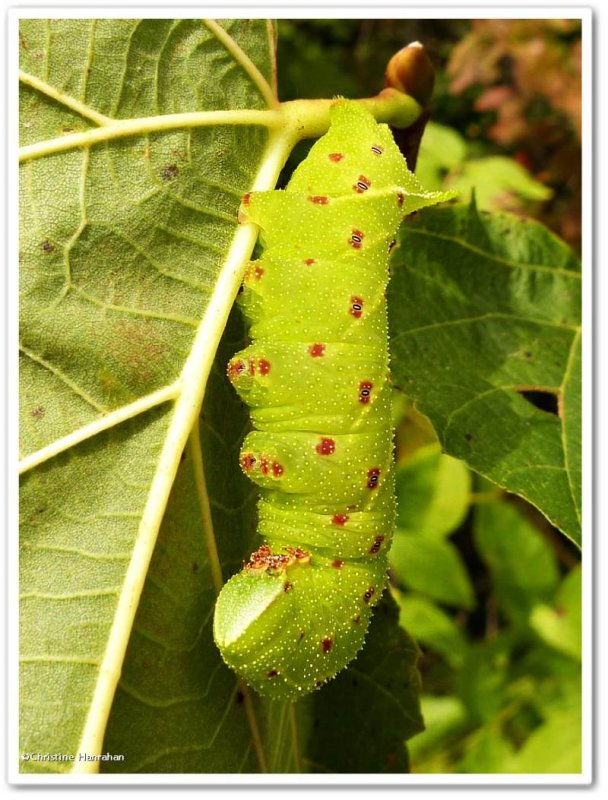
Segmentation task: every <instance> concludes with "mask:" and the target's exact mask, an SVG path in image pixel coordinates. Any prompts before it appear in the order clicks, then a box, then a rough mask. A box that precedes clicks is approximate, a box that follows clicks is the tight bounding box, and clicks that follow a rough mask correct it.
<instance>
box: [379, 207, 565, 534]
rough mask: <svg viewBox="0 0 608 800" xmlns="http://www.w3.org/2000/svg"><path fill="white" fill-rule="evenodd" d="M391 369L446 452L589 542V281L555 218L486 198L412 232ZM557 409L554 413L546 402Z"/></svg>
mask: <svg viewBox="0 0 608 800" xmlns="http://www.w3.org/2000/svg"><path fill="white" fill-rule="evenodd" d="M393 265H394V276H393V280H392V281H391V286H390V290H389V320H390V323H391V327H392V343H391V354H392V355H391V368H392V371H393V375H394V377H395V380H396V382H397V384H398V385H399V386H400V387H401V388H402V389H403V390H404V391H405V392H406V393H407V394H408V396H409V397H411V398H412V399H413V400H414V401H415V403H416V407H417V408H418V410H419V411H421V412H422V413H423V414H425V415H426V416H427V417H428V418H429V419H430V421H431V422H432V424H433V426H434V428H435V430H436V431H437V435H438V436H439V440H440V442H441V444H442V446H443V447H444V449H445V451H446V452H447V453H449V454H450V455H453V456H456V457H457V458H460V459H462V460H463V461H465V462H466V463H467V464H468V465H469V466H470V467H472V468H473V469H474V470H476V471H477V472H479V473H481V474H482V475H484V476H485V477H487V478H490V479H491V480H492V481H493V482H494V483H497V484H499V485H500V486H502V487H504V488H505V489H508V490H509V491H511V492H515V493H517V494H520V495H522V496H523V497H525V498H526V499H527V500H529V501H530V502H531V503H533V504H534V505H535V506H537V507H538V508H539V509H540V510H541V511H542V512H543V513H544V514H545V515H546V516H547V517H548V518H549V520H550V521H551V522H552V523H553V524H554V525H555V526H556V527H558V528H559V529H560V530H562V531H563V532H564V533H565V534H566V535H567V536H569V537H570V538H571V539H572V540H573V541H575V542H577V543H579V544H580V540H581V362H580V354H581V326H580V323H581V275H580V264H579V262H578V260H577V258H576V256H575V255H574V254H573V253H572V251H571V250H570V249H569V248H568V247H567V246H566V245H565V244H564V243H563V242H561V241H560V240H559V239H558V238H557V237H555V236H553V234H551V233H550V232H549V231H548V230H547V229H546V228H544V227H543V226H542V225H541V224H539V223H536V222H532V221H530V220H525V219H520V218H518V217H515V216H512V215H508V214H488V213H484V212H481V213H479V212H478V211H477V209H476V208H475V205H474V204H471V205H470V206H464V205H456V206H452V207H444V208H437V209H425V210H424V211H421V212H419V213H418V214H417V215H416V217H415V218H413V219H412V220H410V221H409V222H408V223H406V224H405V225H404V226H403V227H402V229H401V238H400V242H399V246H398V247H397V248H396V251H395V254H394V258H393ZM543 404H544V405H543Z"/></svg>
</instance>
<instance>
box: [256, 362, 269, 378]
mask: <svg viewBox="0 0 608 800" xmlns="http://www.w3.org/2000/svg"><path fill="white" fill-rule="evenodd" d="M258 366H259V368H260V375H268V373H269V372H270V361H268V360H267V359H266V358H260V360H259V361H258Z"/></svg>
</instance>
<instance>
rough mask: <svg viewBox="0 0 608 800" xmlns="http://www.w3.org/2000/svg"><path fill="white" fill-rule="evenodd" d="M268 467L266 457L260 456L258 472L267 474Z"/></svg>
mask: <svg viewBox="0 0 608 800" xmlns="http://www.w3.org/2000/svg"><path fill="white" fill-rule="evenodd" d="M269 469H270V467H269V466H268V459H267V458H266V457H265V456H262V458H261V459H260V472H261V473H262V475H268V471H269Z"/></svg>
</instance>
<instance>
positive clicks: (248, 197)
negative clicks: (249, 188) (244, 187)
mask: <svg viewBox="0 0 608 800" xmlns="http://www.w3.org/2000/svg"><path fill="white" fill-rule="evenodd" d="M250 202H251V192H247V194H244V195H243V199H242V203H243V205H244V206H248V205H249V203H250Z"/></svg>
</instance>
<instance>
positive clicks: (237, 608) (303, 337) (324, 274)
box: [214, 101, 447, 699]
mask: <svg viewBox="0 0 608 800" xmlns="http://www.w3.org/2000/svg"><path fill="white" fill-rule="evenodd" d="M446 197H447V195H445V194H439V193H433V192H427V191H425V190H424V189H423V188H422V187H421V186H420V184H419V182H418V180H417V179H416V178H415V176H414V175H413V174H412V173H411V172H409V170H408V169H407V165H406V163H405V160H404V158H403V156H402V155H401V153H400V152H399V150H398V148H397V146H396V145H395V142H394V140H393V138H392V135H391V133H390V131H389V129H388V127H387V126H386V125H379V124H377V123H376V121H375V119H374V118H373V116H372V115H371V114H370V113H369V112H368V111H367V110H366V109H365V108H364V107H362V106H361V105H359V104H358V103H356V102H354V101H336V103H334V105H333V106H332V109H331V127H330V129H329V131H328V133H327V134H326V135H325V136H323V137H322V138H321V139H319V141H318V142H317V143H316V144H315V145H314V146H313V148H312V149H311V151H310V153H309V155H308V157H307V158H306V159H305V161H304V162H303V163H302V164H300V166H299V167H298V169H297V170H296V171H295V172H294V174H293V177H292V178H291V181H290V183H289V185H288V186H287V188H286V190H285V191H273V192H259V193H252V194H249V195H245V197H244V198H243V203H242V206H241V211H240V216H239V219H240V220H241V221H246V222H253V223H255V224H257V225H258V226H259V227H260V228H261V236H262V244H263V246H264V252H263V256H262V258H261V259H260V260H258V261H253V262H250V264H249V265H248V268H247V272H246V277H245V281H244V290H243V292H242V294H241V296H240V304H241V308H242V309H243V310H244V313H245V316H246V317H247V319H248V321H249V323H250V336H251V339H252V344H251V345H250V346H249V347H247V348H246V349H245V350H243V351H242V352H240V353H238V354H237V355H236V356H235V357H234V358H233V359H232V360H231V361H230V363H229V365H228V376H229V378H230V380H231V381H232V382H233V384H234V385H235V387H236V389H237V391H238V392H239V394H240V396H241V397H242V398H243V400H245V402H246V403H247V404H248V405H249V406H250V407H251V418H252V422H253V425H254V427H255V429H256V430H254V431H252V432H251V433H250V434H249V435H248V436H247V437H246V438H245V441H244V443H243V447H242V450H241V457H240V464H241V467H242V469H243V470H244V471H245V473H246V474H247V475H248V476H249V477H250V478H251V480H253V481H255V483H257V484H258V485H259V486H260V487H261V497H260V501H259V506H258V508H259V532H260V534H261V536H262V537H263V539H264V541H265V544H263V545H261V547H260V548H259V549H258V550H257V551H256V552H255V553H253V554H252V556H251V559H250V561H249V563H248V564H246V566H245V567H244V568H243V570H242V571H241V572H239V573H238V574H237V575H235V576H234V577H233V578H231V579H230V580H229V581H228V583H227V584H226V585H225V586H224V588H223V589H222V591H221V593H220V595H219V598H218V601H217V605H216V609H215V620H214V635H215V640H216V643H217V645H218V647H219V648H220V651H221V653H222V656H223V658H224V660H225V661H226V663H227V664H228V665H229V666H230V667H232V668H233V669H234V670H235V671H236V672H237V673H238V674H239V675H241V676H242V677H243V678H244V679H245V681H246V682H247V683H248V684H250V685H251V686H253V687H254V688H255V689H257V690H258V691H259V692H260V693H262V694H266V695H270V696H271V697H273V698H281V699H294V698H297V697H300V696H302V695H304V694H305V693H306V692H309V691H312V690H314V689H315V688H316V687H318V686H321V685H322V684H323V683H325V682H326V681H327V680H329V679H330V678H333V677H334V676H335V675H336V673H337V672H339V671H340V670H341V669H342V668H343V667H345V666H346V664H348V662H349V661H351V660H352V659H353V658H354V657H355V655H356V654H357V652H358V651H359V649H360V648H361V647H362V645H363V641H364V638H365V634H366V631H367V628H368V625H369V620H370V616H371V613H372V608H373V606H374V605H375V604H376V603H377V602H378V600H379V599H380V597H381V595H382V592H383V590H384V587H385V584H386V573H387V554H388V550H389V548H390V544H391V539H392V534H393V527H394V519H395V500H394V466H393V432H392V427H391V389H390V384H389V364H388V347H387V339H388V330H387V312H386V300H385V290H386V285H387V282H388V261H389V251H390V249H391V245H392V240H393V236H394V235H395V233H396V231H397V228H398V227H399V224H400V222H401V220H402V219H403V217H404V216H405V215H406V214H409V213H410V212H412V211H415V210H416V209H418V208H422V207H423V206H426V205H431V204H433V203H436V202H439V201H440V200H443V199H445V198H446Z"/></svg>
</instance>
